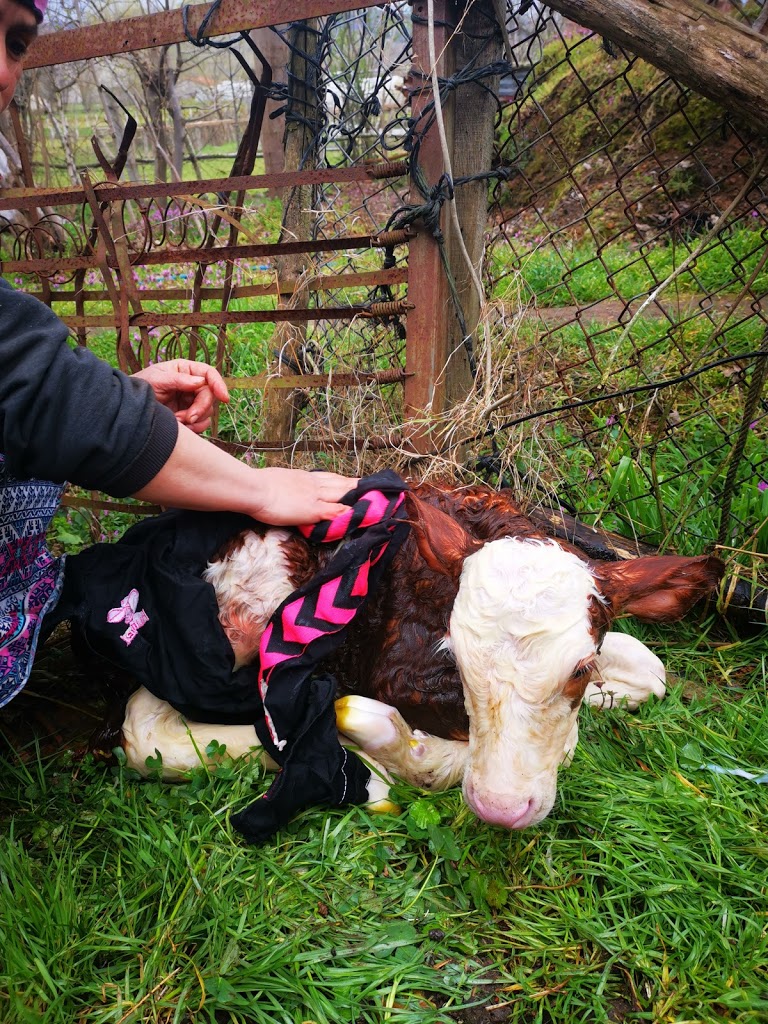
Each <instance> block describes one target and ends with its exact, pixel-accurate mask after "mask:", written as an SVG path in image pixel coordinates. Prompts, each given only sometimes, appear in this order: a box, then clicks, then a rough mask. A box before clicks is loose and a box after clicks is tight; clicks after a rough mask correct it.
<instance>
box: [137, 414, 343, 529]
mask: <svg viewBox="0 0 768 1024" xmlns="http://www.w3.org/2000/svg"><path fill="white" fill-rule="evenodd" d="M356 485H357V479H356V478H351V477H343V476H338V475H337V474H336V473H325V472H320V473H308V472H305V471H304V470H301V469H282V468H280V467H278V466H270V467H268V468H266V469H251V468H250V467H249V466H247V465H245V463H243V462H239V461H238V460H237V459H235V458H233V457H232V456H231V455H227V453H226V452H224V451H222V450H221V449H220V448H217V447H216V446H215V445H213V444H211V442H210V441H205V440H203V439H202V438H201V437H198V435H197V434H193V433H192V431H191V430H189V429H187V427H184V426H181V427H180V428H179V436H178V439H177V441H176V447H175V448H174V450H173V452H172V453H171V457H170V458H169V459H168V461H167V462H166V463H165V465H164V466H163V468H162V469H161V470H160V472H159V473H158V474H157V476H156V477H155V478H154V479H153V480H151V481H150V482H149V483H148V484H147V486H146V487H144V488H142V490H140V491H139V492H138V493H137V494H136V495H135V497H137V498H142V499H144V500H146V501H152V502H156V503H157V504H159V505H171V506H173V507H177V508H190V509H197V510H199V511H202V512H245V513H246V514H247V515H250V516H253V518H254V519H259V520H261V521H262V522H264V523H272V524H275V525H293V526H299V525H302V524H305V523H317V522H319V521H320V520H323V519H333V518H334V517H335V516H337V515H340V514H341V513H342V512H348V511H349V507H348V506H347V505H343V504H341V502H340V499H341V498H342V497H343V496H344V495H345V494H347V492H349V491H351V490H352V488H354V487H355V486H356Z"/></svg>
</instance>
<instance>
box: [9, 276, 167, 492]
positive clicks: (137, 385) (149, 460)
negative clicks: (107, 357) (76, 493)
mask: <svg viewBox="0 0 768 1024" xmlns="http://www.w3.org/2000/svg"><path fill="white" fill-rule="evenodd" d="M67 334H68V331H67V328H66V326H65V325H64V324H63V323H62V322H61V320H59V318H58V317H57V316H56V315H55V314H54V313H52V312H51V310H50V309H49V308H48V307H47V306H45V305H43V303H41V302H38V300H37V299H35V298H33V297H32V296H30V295H26V294H24V293H23V292H17V291H14V289H13V288H11V287H10V285H8V284H7V282H5V281H2V280H0V452H2V453H3V454H4V455H5V459H6V463H7V466H8V469H9V471H10V472H11V473H13V475H14V476H16V477H17V478H19V479H29V478H33V477H34V478H37V479H41V480H52V481H54V482H55V483H63V482H64V481H65V480H68V481H70V482H71V483H75V484H79V485H80V486H81V487H87V488H93V489H96V490H101V491H106V492H107V493H108V494H111V495H113V496H115V497H123V496H125V495H127V494H134V493H135V492H136V491H138V490H141V488H142V487H144V486H145V485H146V484H148V483H149V481H150V480H152V478H153V477H155V476H156V475H157V473H158V472H159V471H160V469H162V467H163V466H164V465H165V463H166V462H167V460H168V458H169V457H170V455H171V452H172V451H173V448H174V446H175V444H176V438H177V436H178V424H177V422H176V418H175V417H174V415H173V413H172V412H171V411H170V410H169V409H166V408H165V407H164V406H162V405H160V403H159V402H158V401H157V400H156V399H155V396H154V393H153V391H152V389H151V387H150V386H149V385H148V384H146V383H145V382H144V381H142V380H134V379H131V378H130V377H127V376H126V375H125V374H123V373H121V372H120V371H119V370H115V369H113V368H112V367H111V366H109V365H108V364H107V363H104V362H102V361H101V360H100V359H97V358H96V357H95V356H94V355H93V353H92V352H89V351H87V350H86V349H82V348H79V349H76V350H73V349H72V348H70V346H69V345H68V344H67V341H66V338H67Z"/></svg>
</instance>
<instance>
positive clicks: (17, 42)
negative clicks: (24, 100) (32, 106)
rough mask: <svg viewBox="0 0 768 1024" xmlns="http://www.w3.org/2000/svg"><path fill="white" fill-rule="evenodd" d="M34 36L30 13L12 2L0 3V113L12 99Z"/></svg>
mask: <svg viewBox="0 0 768 1024" xmlns="http://www.w3.org/2000/svg"><path fill="white" fill-rule="evenodd" d="M36 35H37V20H36V19H35V16H34V14H33V13H32V12H31V11H30V10H28V9H27V8H26V7H22V6H21V4H17V3H15V0H0V111H3V110H5V109H6V108H7V106H8V104H9V103H10V102H11V100H12V99H13V94H14V92H15V90H16V86H17V85H18V82H19V79H20V78H21V72H22V70H23V68H24V61H23V58H24V55H25V54H26V52H27V49H28V47H29V45H30V43H31V42H32V40H33V39H34V38H35V36H36Z"/></svg>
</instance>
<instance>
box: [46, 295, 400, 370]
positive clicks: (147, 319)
mask: <svg viewBox="0 0 768 1024" xmlns="http://www.w3.org/2000/svg"><path fill="white" fill-rule="evenodd" d="M379 305H382V306H395V307H400V306H402V309H399V308H398V309H397V310H396V311H395V312H400V313H405V312H406V311H407V309H408V306H407V304H406V303H399V302H383V303H379ZM393 315H395V314H394V313H393V312H387V313H375V312H372V307H370V306H309V307H307V306H303V307H302V306H292V307H290V308H285V309H247V310H223V311H221V310H215V311H214V310H212V311H210V312H206V311H204V310H203V311H198V312H194V313H153V312H150V311H144V312H141V313H133V314H131V315H130V316H129V318H128V325H129V326H130V327H203V326H205V325H208V326H211V325H216V324H225V323H227V324H269V323H281V322H283V321H291V320H300V321H302V322H303V321H307V320H354V319H355V318H357V317H367V318H369V319H370V318H371V317H378V316H381V317H384V316H393ZM61 319H62V320H63V321H64V323H65V324H67V326H68V327H91V328H99V327H114V326H115V317H114V316H108V315H98V314H94V315H93V316H62V317H61ZM137 369H138V367H137Z"/></svg>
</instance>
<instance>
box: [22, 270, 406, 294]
mask: <svg viewBox="0 0 768 1024" xmlns="http://www.w3.org/2000/svg"><path fill="white" fill-rule="evenodd" d="M407 280H408V270H407V269H406V268H405V267H398V268H395V269H394V270H368V271H365V272H363V273H360V274H324V275H323V276H322V277H313V278H311V279H310V281H309V283H308V285H307V289H308V291H310V292H327V291H337V290H341V289H344V288H361V287H370V288H374V287H376V286H377V285H397V284H405V282H406V281H407ZM295 286H296V281H294V280H292V279H288V280H287V281H286V282H285V284H284V285H283V284H282V283H281V285H280V286H278V285H277V284H276V283H275V282H274V281H272V282H271V283H270V284H248V285H235V286H234V287H233V288H232V294H231V298H232V299H249V298H256V297H263V296H266V295H279V294H280V292H281V290H282V288H283V287H285V288H286V290H288V291H292V290H293V288H295ZM191 294H192V289H191V288H142V290H141V295H142V297H143V299H144V300H145V301H154V300H158V301H162V300H163V299H168V300H172V299H176V300H179V299H181V300H184V299H189V298H190V296H191ZM30 295H34V297H35V298H36V299H41V300H42V294H41V293H40V292H30ZM223 295H224V289H223V288H213V287H210V288H206V287H203V288H201V289H200V299H201V300H202V301H203V302H209V301H221V299H222V297H223ZM77 296H79V297H80V298H81V299H82V300H83V301H84V302H103V301H104V300H105V299H109V293H108V292H107V291H106V290H103V289H102V290H99V291H96V290H95V289H93V288H83V289H80V290H73V289H71V288H63V289H62V290H61V291H56V292H53V293H52V295H51V302H74V301H75V298H76V297H77Z"/></svg>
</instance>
